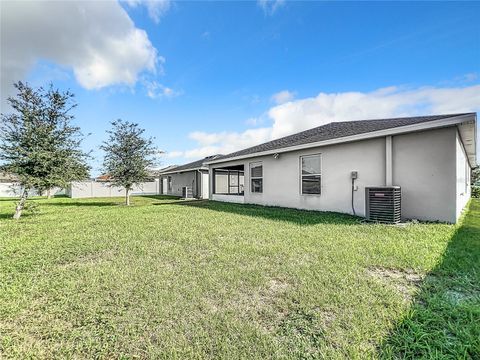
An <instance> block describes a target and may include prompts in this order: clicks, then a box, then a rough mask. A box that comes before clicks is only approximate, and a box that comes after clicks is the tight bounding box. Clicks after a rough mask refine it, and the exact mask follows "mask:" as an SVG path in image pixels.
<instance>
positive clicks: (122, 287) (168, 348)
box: [0, 197, 480, 359]
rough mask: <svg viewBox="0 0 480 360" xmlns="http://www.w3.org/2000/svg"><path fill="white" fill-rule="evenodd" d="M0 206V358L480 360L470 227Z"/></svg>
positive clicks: (179, 208)
mask: <svg viewBox="0 0 480 360" xmlns="http://www.w3.org/2000/svg"><path fill="white" fill-rule="evenodd" d="M122 201H123V199H120V198H118V199H116V198H114V199H80V200H72V199H68V198H57V199H52V200H50V201H49V200H46V199H36V200H35V202H37V203H38V205H39V206H38V213H37V214H30V215H29V214H27V216H25V217H24V218H22V219H21V220H20V221H18V222H15V221H13V220H11V219H10V216H11V213H12V209H13V208H12V201H11V200H0V358H21V359H23V358H29V357H35V358H54V357H57V358H179V359H182V358H215V359H216V358H223V359H240V358H252V359H253V358H259V359H260V358H262V359H264V358H279V359H280V358H281V359H298V358H302V359H305V358H359V359H360V358H391V357H398V358H421V357H424V358H435V357H437V358H449V357H450V358H475V357H477V358H478V354H480V347H479V346H480V345H479V344H480V330H479V325H478V324H480V298H479V294H480V289H479V286H480V285H479V284H480V202H479V201H478V200H474V201H472V204H471V210H470V213H469V215H468V216H466V218H465V220H464V223H463V226H454V225H447V224H422V223H420V224H409V225H407V226H401V227H400V226H386V225H376V224H366V223H363V222H361V221H360V220H359V219H358V218H355V217H351V216H348V215H340V214H334V213H315V212H308V211H297V210H288V209H278V208H264V207H259V206H246V205H243V206H242V205H235V204H222V203H216V202H191V201H180V200H177V199H173V198H165V197H135V198H133V204H134V206H132V207H125V206H122V205H121V203H122Z"/></svg>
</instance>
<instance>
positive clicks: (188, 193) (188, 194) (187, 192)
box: [182, 186, 193, 199]
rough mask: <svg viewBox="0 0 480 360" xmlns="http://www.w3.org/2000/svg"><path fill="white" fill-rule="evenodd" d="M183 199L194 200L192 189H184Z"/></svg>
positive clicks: (186, 187)
mask: <svg viewBox="0 0 480 360" xmlns="http://www.w3.org/2000/svg"><path fill="white" fill-rule="evenodd" d="M182 197H183V198H184V199H192V198H193V191H192V188H191V187H188V186H184V187H183V188H182Z"/></svg>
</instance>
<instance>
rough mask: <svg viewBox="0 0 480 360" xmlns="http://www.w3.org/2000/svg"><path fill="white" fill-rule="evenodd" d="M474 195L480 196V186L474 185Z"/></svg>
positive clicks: (475, 196)
mask: <svg viewBox="0 0 480 360" xmlns="http://www.w3.org/2000/svg"><path fill="white" fill-rule="evenodd" d="M472 197H474V198H477V199H478V198H480V186H472Z"/></svg>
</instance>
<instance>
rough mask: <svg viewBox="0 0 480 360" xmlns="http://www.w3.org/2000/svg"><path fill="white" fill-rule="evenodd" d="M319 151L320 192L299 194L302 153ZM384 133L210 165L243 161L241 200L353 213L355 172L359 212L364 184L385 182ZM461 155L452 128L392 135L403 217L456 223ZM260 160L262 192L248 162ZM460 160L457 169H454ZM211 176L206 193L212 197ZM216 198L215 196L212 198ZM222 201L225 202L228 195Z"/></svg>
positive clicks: (462, 198) (362, 209)
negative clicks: (257, 189)
mask: <svg viewBox="0 0 480 360" xmlns="http://www.w3.org/2000/svg"><path fill="white" fill-rule="evenodd" d="M309 154H321V156H322V194H321V195H302V194H301V193H300V156H302V155H309ZM385 154H386V140H385V137H382V138H376V139H370V140H363V141H357V142H352V143H344V144H338V145H330V146H324V147H318V148H312V149H308V150H300V151H292V152H288V153H281V154H280V156H279V157H278V159H274V158H273V156H271V155H268V156H261V157H255V158H251V159H244V160H238V161H230V162H226V163H222V164H211V165H210V174H212V171H213V169H214V168H222V167H225V166H233V165H240V164H243V165H244V168H245V195H244V201H245V203H253V204H261V205H273V206H283V207H291V208H299V209H309V210H321V211H337V212H342V213H349V214H351V213H352V209H351V179H350V173H351V171H352V170H356V171H358V179H357V180H356V182H355V184H356V186H357V187H358V190H357V191H355V192H354V205H355V211H356V213H357V215H360V216H364V215H365V187H367V186H383V185H385V184H386V156H385ZM464 160H465V155H464V153H463V147H462V146H461V143H459V139H458V135H457V130H456V127H448V128H443V129H435V130H428V131H422V132H416V133H409V134H402V135H397V136H393V137H392V174H393V175H392V177H393V178H392V180H393V184H392V185H398V186H401V188H402V217H403V218H404V219H419V220H433V221H436V220H438V221H446V222H455V221H456V220H457V218H458V215H459V213H460V212H461V209H463V207H464V206H465V204H466V202H467V200H468V197H469V193H468V194H467V195H461V193H460V190H461V189H460V185H459V184H460V183H462V184H464V183H463V182H462V179H461V177H462V176H464V175H462V174H464V173H465V169H464V168H462V167H461V165H460V162H462V163H464V162H465V161H464ZM257 161H262V162H263V193H261V194H255V193H251V192H250V173H249V164H250V163H251V162H257ZM457 165H458V169H457ZM212 192H213V187H212V176H210V198H211V199H213V198H214V197H213V196H212ZM216 198H218V197H216ZM222 200H224V201H228V196H227V197H225V199H224V198H223V197H222Z"/></svg>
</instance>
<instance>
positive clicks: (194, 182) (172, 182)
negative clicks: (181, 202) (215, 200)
mask: <svg viewBox="0 0 480 360" xmlns="http://www.w3.org/2000/svg"><path fill="white" fill-rule="evenodd" d="M219 156H220V155H212V156H207V157H206V158H204V159H201V160H197V161H193V162H191V163H188V164H184V165H178V166H170V167H167V168H165V169H162V170H160V171H159V172H158V176H159V179H160V184H161V186H160V189H161V194H163V195H175V196H181V197H194V198H197V199H208V197H209V194H210V189H209V179H208V166H206V165H205V162H206V161H209V160H214V159H216V158H217V157H219Z"/></svg>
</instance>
